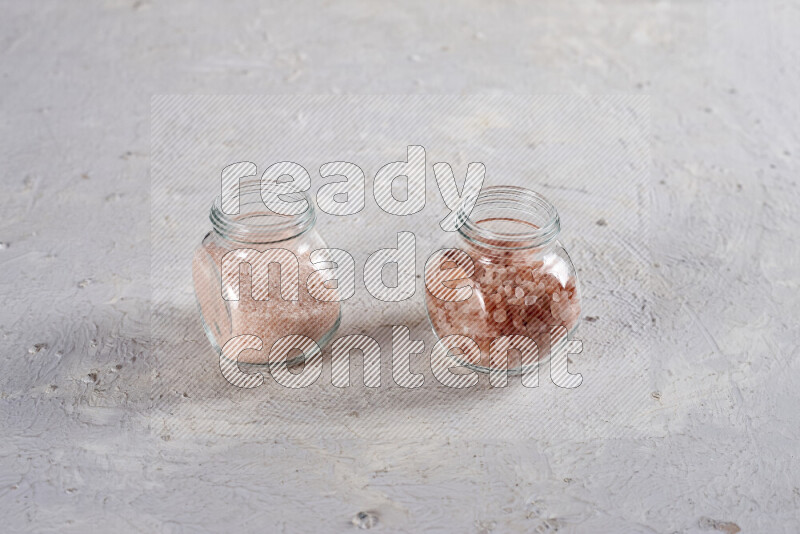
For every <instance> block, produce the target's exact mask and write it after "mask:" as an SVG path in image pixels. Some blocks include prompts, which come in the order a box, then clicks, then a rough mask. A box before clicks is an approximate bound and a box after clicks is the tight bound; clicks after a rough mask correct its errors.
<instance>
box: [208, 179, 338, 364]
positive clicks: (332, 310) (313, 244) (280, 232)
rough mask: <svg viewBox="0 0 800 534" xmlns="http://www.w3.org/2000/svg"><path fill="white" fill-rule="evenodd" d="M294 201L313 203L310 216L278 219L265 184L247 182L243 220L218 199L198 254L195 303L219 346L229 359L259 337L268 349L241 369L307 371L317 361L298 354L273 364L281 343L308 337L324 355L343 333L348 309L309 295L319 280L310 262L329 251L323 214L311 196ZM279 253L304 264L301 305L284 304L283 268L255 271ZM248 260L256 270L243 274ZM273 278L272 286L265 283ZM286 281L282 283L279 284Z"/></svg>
mask: <svg viewBox="0 0 800 534" xmlns="http://www.w3.org/2000/svg"><path fill="white" fill-rule="evenodd" d="M292 195H299V196H301V197H302V198H305V199H306V201H307V204H308V209H307V210H306V211H304V212H303V213H300V214H298V215H288V216H287V215H281V214H277V213H275V212H273V211H270V210H269V209H268V208H267V207H266V206H265V204H264V202H263V201H262V200H261V196H260V184H259V181H258V180H253V181H244V180H243V181H242V183H241V188H240V197H239V198H240V208H239V213H238V214H236V215H229V214H226V213H225V212H224V211H223V210H222V207H221V205H222V202H221V199H220V198H217V199H216V200H215V201H214V203H213V205H212V207H211V213H210V215H209V219H210V220H211V226H212V230H211V231H210V232H208V233H207V234H206V236H205V237H204V238H203V240H202V242H201V243H200V245H199V246H198V247H197V249H196V250H195V254H194V259H193V262H192V275H193V278H194V288H195V297H196V299H197V306H198V309H199V311H200V317H201V319H202V322H203V328H204V329H205V332H206V336H208V340H209V341H210V342H211V346H212V347H213V348H214V350H215V351H217V353H218V354H221V353H222V348H223V347H225V344H226V343H227V342H228V341H229V340H231V339H232V338H235V337H237V336H241V335H253V336H258V337H259V338H260V339H261V341H262V344H263V347H262V349H261V350H259V351H256V350H245V351H242V353H241V354H239V355H238V361H239V363H247V364H265V365H269V364H275V363H280V362H285V363H287V364H288V365H294V364H297V363H301V362H302V361H304V360H306V359H308V358H310V357H312V356H314V354H308V353H301V354H300V355H299V356H295V355H294V354H295V352H298V351H293V352H289V356H287V357H282V358H277V357H275V356H273V357H270V356H271V355H270V349H271V347H272V346H273V343H274V342H275V341H276V340H278V339H280V338H282V337H284V336H289V335H302V336H306V337H308V338H311V339H312V340H314V341H315V342H316V343H317V345H318V346H319V348H320V349H321V348H322V347H324V346H325V345H326V344H327V343H328V342H329V341H330V339H331V338H332V337H333V335H334V334H335V332H336V329H337V328H338V327H339V322H340V319H341V306H340V303H339V302H338V301H322V300H317V299H316V298H314V297H313V296H312V295H311V294H310V293H309V291H308V286H307V284H306V282H307V281H308V280H309V276H310V275H311V274H312V272H314V269H313V266H312V263H311V261H310V255H311V253H312V252H313V251H315V250H319V249H325V248H327V245H326V244H325V242H324V241H323V239H322V237H321V236H320V235H319V233H318V232H317V230H316V229H315V228H314V224H315V222H316V214H315V212H314V207H313V203H312V202H311V200H310V199H309V198H308V196H307V195H305V194H301V193H296V194H295V193H292ZM271 249H284V250H287V251H290V252H292V253H293V254H294V255H295V256H296V258H297V260H298V262H297V265H298V269H297V271H295V273H296V274H297V276H296V277H294V276H289V277H288V278H290V279H294V280H296V281H297V284H296V287H297V290H296V293H295V294H294V297H296V300H291V299H286V298H284V297H285V292H286V291H287V289H286V288H284V287H282V286H283V284H284V283H287V271H286V270H285V269H284V267H283V265H281V266H280V268H278V265H277V264H275V263H273V264H272V265H268V266H267V267H266V268H259V269H257V268H255V267H254V264H255V263H256V262H254V261H253V258H255V257H258V256H259V253H263V252H265V251H270V250H271ZM274 252H279V251H273V253H274ZM281 253H282V252H281ZM229 254H230V255H229ZM283 254H285V253H283ZM226 255H228V256H226ZM224 258H227V259H224ZM248 260H249V265H250V268H249V270H248V269H247V268H243V269H241V271H240V266H241V265H246V264H247V263H248ZM241 262H245V263H241ZM226 269H227V270H228V271H227V272H228V273H229V275H233V274H234V271H235V273H236V278H237V280H238V283H237V284H236V286H237V287H236V289H238V291H235V293H238V294H231V284H230V283H227V282H226V283H223V280H222V275H221V273H223V272H226ZM256 271H258V273H257V274H256V277H255V279H254V276H253V275H254V273H255V272H256ZM267 274H268V276H266V279H264V278H263V275H267ZM278 274H280V276H276V275H278ZM227 281H228V282H229V281H230V278H228V279H227ZM290 281H291V280H290ZM254 289H256V291H253V290H254ZM265 292H266V295H265V294H264V293H265ZM288 292H289V293H291V292H292V290H291V289H288ZM223 294H225V296H223ZM254 296H255V297H256V298H254ZM264 297H266V298H264ZM280 352H284V353H285V351H280Z"/></svg>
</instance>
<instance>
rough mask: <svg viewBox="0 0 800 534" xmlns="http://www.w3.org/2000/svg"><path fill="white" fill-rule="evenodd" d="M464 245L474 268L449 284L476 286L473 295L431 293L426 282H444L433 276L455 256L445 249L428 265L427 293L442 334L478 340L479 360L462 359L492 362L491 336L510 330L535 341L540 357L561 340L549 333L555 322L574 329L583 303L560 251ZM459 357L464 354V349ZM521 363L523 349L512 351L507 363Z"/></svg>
mask: <svg viewBox="0 0 800 534" xmlns="http://www.w3.org/2000/svg"><path fill="white" fill-rule="evenodd" d="M462 250H464V252H466V253H467V254H468V255H469V256H470V257H471V258H472V260H473V264H474V268H475V270H474V274H473V276H471V277H470V278H469V280H467V281H462V282H451V283H450V284H452V287H460V286H470V287H472V291H473V294H472V296H471V297H470V298H469V299H467V300H465V301H462V302H447V301H445V300H440V299H439V298H436V297H435V296H434V295H433V294H431V292H430V290H429V289H428V285H430V287H433V285H432V284H434V283H440V282H436V280H435V279H434V277H435V275H436V272H437V271H439V269H440V268H441V267H442V266H443V265H444V264H448V265H444V267H445V269H447V268H448V267H450V266H451V265H452V264H453V263H454V262H456V258H455V257H449V256H447V255H444V256H443V257H442V258H441V261H439V262H436V263H434V264H432V265H431V266H430V268H429V269H428V270H427V271H426V282H427V284H426V294H425V298H426V301H427V306H428V313H429V316H430V320H431V324H432V326H433V329H434V331H435V332H436V334H437V336H438V337H439V338H443V337H445V336H448V335H451V334H461V335H464V332H468V334H466V335H468V337H470V338H471V339H472V340H473V341H475V342H476V343H477V345H478V348H480V351H481V355H480V360H481V361H466V362H464V363H468V364H472V365H479V366H482V367H490V365H489V357H490V347H491V343H492V341H493V340H494V339H496V338H498V337H501V336H510V335H523V336H527V337H529V338H531V339H533V340H534V341H536V344H537V347H538V354H539V358H543V357H544V356H545V355H547V354H548V353H549V350H550V347H551V344H555V343H557V342H558V341H560V339H552V340H551V339H550V332H551V328H552V327H555V326H563V327H564V328H565V329H566V332H570V331H572V329H573V328H574V327H575V325H576V324H577V322H578V318H579V316H580V313H581V308H580V297H579V294H578V290H577V287H576V283H575V278H574V277H573V276H568V275H565V274H564V273H567V272H569V269H568V268H567V262H566V261H565V260H564V259H563V258H562V257H561V256H559V255H558V254H557V253H555V252H549V253H548V252H546V251H544V250H542V249H517V250H503V251H501V252H497V251H494V252H491V253H489V252H488V250H487V249H486V248H477V247H469V246H464V247H463V248H462ZM450 268H452V267H450ZM462 273H463V271H462ZM451 279H452V278H451ZM451 348H452V347H451ZM459 352H462V353H464V351H459ZM458 357H459V358H466V353H464V354H461V355H460V356H458ZM519 364H520V358H519V351H516V350H511V351H509V354H508V368H509V369H514V368H516V367H518V366H519Z"/></svg>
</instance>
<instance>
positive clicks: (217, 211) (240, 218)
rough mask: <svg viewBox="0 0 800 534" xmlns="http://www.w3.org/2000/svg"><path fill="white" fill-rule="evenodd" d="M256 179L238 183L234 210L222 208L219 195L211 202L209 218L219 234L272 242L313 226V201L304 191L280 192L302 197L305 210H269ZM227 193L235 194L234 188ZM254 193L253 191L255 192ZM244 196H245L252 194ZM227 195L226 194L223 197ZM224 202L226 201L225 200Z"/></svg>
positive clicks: (255, 241)
mask: <svg viewBox="0 0 800 534" xmlns="http://www.w3.org/2000/svg"><path fill="white" fill-rule="evenodd" d="M260 193H261V189H260V182H259V181H257V180H249V181H245V180H242V183H241V184H240V187H239V190H238V195H239V210H238V213H235V214H230V213H226V212H225V211H224V210H223V209H222V196H219V197H217V198H216V199H214V202H213V203H212V204H211V211H210V213H209V220H210V221H211V225H212V227H213V228H214V231H215V232H217V233H218V234H219V235H220V236H222V237H223V238H225V239H229V240H231V241H237V242H240V243H251V244H256V243H276V242H279V241H286V240H288V239H293V238H295V237H297V236H299V235H301V234H303V233H305V232H306V231H307V230H309V229H310V228H311V227H313V226H314V224H315V223H316V220H317V216H316V212H315V211H314V203H313V202H312V201H311V197H310V196H309V195H308V193H307V192H305V191H297V192H293V193H286V194H284V195H281V196H282V197H284V198H285V199H286V200H289V201H291V200H295V201H296V200H301V199H304V200H305V201H306V205H307V208H306V210H305V211H303V212H301V213H298V214H294V215H283V214H280V213H277V212H275V211H272V210H270V209H269V208H268V207H267V206H266V204H265V203H264V202H263V200H262V199H261V196H260ZM228 194H237V193H236V192H234V191H231V192H228ZM256 194H257V195H256ZM256 196H257V198H252V199H251V200H246V199H247V198H249V197H256ZM228 198H230V197H226V200H227V199H228ZM226 204H227V202H226Z"/></svg>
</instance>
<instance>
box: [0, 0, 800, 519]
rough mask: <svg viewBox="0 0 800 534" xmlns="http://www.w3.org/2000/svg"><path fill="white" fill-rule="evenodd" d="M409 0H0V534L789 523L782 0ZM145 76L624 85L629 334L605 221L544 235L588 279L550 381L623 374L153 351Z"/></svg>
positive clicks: (534, 88) (785, 5)
mask: <svg viewBox="0 0 800 534" xmlns="http://www.w3.org/2000/svg"><path fill="white" fill-rule="evenodd" d="M430 4H431V3H427V2H406V3H402V4H400V3H396V4H390V3H388V2H355V1H348V2H337V3H333V2H331V3H312V2H306V1H299V2H292V3H287V4H286V5H279V4H277V3H258V2H253V1H246V2H239V3H237V4H236V5H228V3H215V4H212V3H199V2H198V3H192V2H171V3H166V2H148V1H146V0H136V1H126V2H123V1H106V2H101V1H96V2H81V3H78V2H55V1H52V2H22V1H6V2H4V3H3V5H2V7H3V10H2V13H3V16H2V19H0V58H1V61H0V80H1V81H0V83H1V84H2V85H1V86H0V87H2V98H1V99H0V110H2V111H1V114H0V118H1V119H2V120H0V154H1V155H2V161H3V164H4V165H3V171H2V185H3V192H4V194H3V195H2V197H0V209H2V211H1V212H0V214H2V222H0V242H2V243H3V245H2V246H0V287H1V288H2V295H3V297H4V298H3V306H2V309H1V310H0V339H2V344H1V345H0V347H2V349H1V350H0V358H2V369H3V373H2V374H0V430H1V431H2V433H0V517H1V518H2V519H3V523H4V524H3V527H2V528H3V530H4V531H8V532H22V531H36V532H87V531H88V532H109V531H121V532H205V531H208V532H212V531H213V532H220V531H234V530H238V531H245V532H249V531H267V532H328V531H330V532H342V531H348V530H357V528H358V525H356V524H354V523H353V521H354V520H355V522H356V523H359V522H360V526H362V527H367V526H370V527H371V528H372V530H374V531H377V532H419V531H436V532H537V531H539V532H548V531H551V532H552V531H558V532H665V533H669V532H682V533H693V532H728V533H732V532H739V531H741V532H797V531H798V530H800V517H799V515H798V509H800V468H798V466H797V454H798V453H797V450H798V447H797V441H798V439H799V438H800V412H799V411H798V410H797V401H798V393H797V386H798V378H797V377H798V372H800V363H798V360H797V358H796V353H797V345H798V338H799V337H800V329H799V328H798V323H797V317H798V315H800V299H798V282H799V281H800V276H799V272H800V265H798V257H800V256H799V255H798V253H797V245H798V243H797V241H798V231H797V229H798V222H799V221H798V215H797V207H798V205H800V192H798V188H797V174H798V167H799V166H798V163H797V162H798V159H797V158H798V151H799V150H800V149H798V129H797V124H798V120H799V119H800V104H798V99H797V96H796V95H797V92H798V89H800V71H798V65H800V62H798V59H800V57H798V56H799V55H800V54H799V51H800V48H798V44H800V43H798V40H799V39H800V37H798V34H797V32H796V28H797V27H798V25H800V5H798V3H797V2H780V1H778V0H769V1H766V2H745V1H729V2H728V1H726V2H723V1H717V2H685V1H671V2H670V1H662V2H643V1H642V2H627V1H626V2H622V1H615V0H609V1H604V2H577V1H555V0H554V1H543V2H537V3H535V4H534V3H522V2H495V3H487V2H477V1H471V0H465V1H463V2H453V3H451V4H448V5H446V6H444V5H430ZM156 93H254V94H258V93H279V94H297V93H299V94H306V93H337V94H338V93H376V94H380V93H437V94H438V93H449V94H473V93H474V94H488V95H496V94H505V93H515V94H530V93H583V94H597V93H600V94H606V93H633V94H649V95H651V96H650V110H651V120H650V129H651V140H652V142H651V145H650V154H651V156H652V165H651V170H652V172H651V174H650V177H649V180H650V182H649V184H648V186H647V188H646V191H648V192H649V194H648V200H649V208H648V209H649V212H648V213H649V220H650V223H651V224H650V230H651V233H650V239H649V246H647V247H645V248H644V250H640V249H639V248H633V249H632V250H629V251H628V252H629V254H630V255H629V257H628V259H635V260H636V261H643V260H647V261H648V262H650V263H651V265H650V268H649V269H648V270H647V273H646V274H647V275H648V276H649V285H650V288H651V292H650V293H648V294H646V295H641V294H640V295H638V297H639V298H640V299H641V303H642V304H644V305H645V309H646V310H647V311H648V313H652V318H650V317H648V320H649V322H650V325H649V327H648V329H647V330H642V331H640V332H639V333H640V334H642V335H646V337H647V338H648V339H650V340H651V341H652V343H651V345H650V347H649V349H648V350H645V351H637V352H636V353H635V354H632V355H623V354H620V353H619V352H617V351H614V350H608V345H604V344H603V342H602V341H603V340H605V339H609V338H613V337H614V336H625V335H628V334H629V333H630V332H633V331H637V330H636V329H635V328H632V326H631V325H630V324H627V325H626V324H618V323H616V322H613V321H612V322H609V319H608V318H609V317H614V314H615V313H617V312H618V310H617V309H616V308H609V307H608V306H609V303H611V302H613V300H609V299H610V298H611V297H614V296H616V298H627V297H628V294H627V293H626V291H629V290H630V288H626V287H618V284H617V280H616V279H614V278H613V277H605V276H602V273H603V272H608V271H607V270H605V271H604V270H603V269H602V268H605V267H607V265H609V263H610V262H612V263H613V262H614V261H616V260H619V261H623V260H624V259H625V256H624V255H622V256H615V255H614V254H615V253H611V252H609V253H608V254H607V255H603V254H598V253H597V252H598V251H602V250H603V248H604V247H603V245H604V244H605V243H604V240H608V239H609V238H608V237H607V234H603V233H602V232H603V231H605V230H608V231H609V232H612V233H613V232H615V231H618V230H617V228H618V227H617V226H616V225H617V224H618V223H619V224H620V225H624V224H630V221H625V220H622V218H618V217H616V213H617V212H615V211H613V210H612V211H610V212H609V213H608V214H603V217H604V218H606V219H607V220H606V222H607V223H608V224H607V226H597V225H595V226H594V228H592V229H591V230H590V226H591V225H589V226H580V225H577V226H575V227H574V228H581V229H583V230H584V231H581V232H577V231H575V233H573V234H571V235H570V234H567V235H565V240H566V239H567V236H568V237H569V238H570V240H569V241H568V242H567V245H568V248H569V250H570V251H571V252H572V253H573V255H574V256H575V259H576V263H578V264H579V266H581V267H583V268H584V269H585V272H583V273H582V276H583V282H584V284H585V285H586V286H587V288H586V289H587V294H588V295H589V297H596V298H595V299H594V300H592V299H591V298H589V299H587V307H589V308H587V314H589V315H591V316H592V317H595V316H596V317H597V320H595V321H593V322H586V323H585V324H583V325H582V326H581V328H582V330H581V337H582V338H583V339H584V340H585V343H586V345H585V356H583V357H581V359H578V360H576V362H575V366H576V368H577V369H578V370H580V371H581V372H582V373H584V375H585V379H586V384H585V385H586V386H587V387H588V386H591V384H592V383H593V382H592V379H593V377H594V378H596V380H595V382H594V383H601V384H602V383H603V377H606V378H607V377H608V376H609V375H608V373H609V371H608V370H609V369H614V368H615V367H614V366H615V365H617V366H619V365H621V364H622V365H623V367H624V364H625V362H628V363H630V362H638V363H641V364H642V368H641V370H642V371H643V374H640V375H639V377H640V380H638V381H636V382H634V383H633V384H631V385H630V389H628V390H625V391H626V392H627V395H622V394H620V393H619V392H606V393H607V395H602V394H591V395H590V394H589V392H592V393H596V392H595V391H593V390H592V389H591V388H589V389H586V391H587V393H580V394H578V395H574V394H573V393H576V392H582V391H584V390H583V389H581V388H583V386H581V388H579V389H578V390H576V391H575V392H565V391H562V390H558V389H556V388H554V387H552V385H550V386H549V387H546V386H544V385H543V386H542V387H541V388H539V390H533V391H534V392H535V393H533V394H532V393H531V391H526V390H523V389H522V388H509V389H508V390H505V391H503V392H501V393H500V394H499V395H492V393H493V392H491V391H488V390H487V389H485V388H484V389H481V390H479V391H477V392H475V393H474V394H472V395H462V394H461V393H456V394H454V395H447V393H451V392H448V391H442V390H441V389H440V388H435V387H430V388H428V387H424V388H421V389H420V390H419V391H417V392H414V393H412V394H409V395H404V394H401V393H400V392H397V391H395V390H396V389H397V388H387V389H386V390H384V389H383V388H382V389H381V390H379V391H377V392H369V391H366V390H365V389H364V388H355V387H354V388H350V389H348V390H337V389H336V388H333V387H331V386H330V384H328V385H325V384H319V385H317V386H315V387H314V388H311V389H309V390H307V391H303V392H300V394H299V395H295V396H289V395H286V394H283V393H281V392H280V391H279V390H277V389H275V388H265V389H261V390H259V391H258V392H256V394H255V395H247V394H245V393H242V392H238V391H234V392H232V391H231V388H230V386H229V385H227V384H226V383H225V382H224V381H223V380H222V378H221V377H220V375H219V371H218V369H217V368H216V363H215V361H214V358H213V354H210V353H209V352H208V349H207V347H206V342H205V339H204V338H203V337H202V333H200V332H199V330H198V328H199V325H198V323H197V318H196V317H195V316H192V315H191V314H186V315H184V321H183V323H182V327H181V328H182V329H181V330H180V331H181V333H182V334H183V333H185V335H186V337H182V338H181V339H180V340H179V342H178V344H177V345H176V347H178V348H180V351H181V352H177V353H176V354H178V356H180V359H178V360H177V362H178V365H176V364H175V363H174V362H168V361H166V360H165V359H164V357H163V355H164V354H165V353H164V352H163V351H162V352H159V350H160V349H163V346H160V345H158V342H159V341H160V340H154V341H151V339H150V334H151V331H150V326H149V319H150V306H151V300H152V299H151V291H150V288H151V285H152V284H151V278H150V265H151V255H150V252H151V250H152V241H151V234H150V229H151V221H150V212H151V203H150V198H151V195H150V192H151V191H150V182H149V161H150V158H149V155H150V120H151V119H150V99H151V95H153V94H156ZM387 150H394V148H387ZM320 157H323V156H320ZM464 157H465V158H467V159H470V155H469V154H465V156H464ZM381 158H383V156H381ZM382 160H385V158H383V159H382ZM385 161H388V160H385ZM266 163H268V162H267V161H259V164H260V165H263V164H266ZM215 172H216V171H215ZM498 183H499V180H498ZM544 183H547V184H549V185H548V186H547V187H549V189H550V191H549V192H548V194H552V195H559V193H558V191H559V189H558V188H559V184H558V183H550V181H548V182H544V181H542V184H544ZM180 193H181V192H180V191H178V192H177V193H176V196H175V198H176V199H180V198H182V197H181V195H180ZM569 198H575V197H574V196H573V197H570V196H569V194H567V193H565V197H564V200H565V201H567V200H569ZM640 200H641V199H640ZM187 204H191V203H190V202H188V201H187ZM570 206H575V204H574V203H569V202H568V203H567V204H566V205H565V206H564V208H563V209H564V210H567V212H569V211H570V210H573V214H572V215H571V219H572V220H573V221H580V220H582V219H581V217H585V219H584V222H585V221H592V220H595V219H594V214H591V217H589V215H587V213H586V210H584V209H580V210H579V209H576V208H571V207H570ZM559 207H561V205H560V206H559ZM640 214H641V213H640ZM198 216H199V217H201V219H202V218H203V217H204V215H203V214H202V213H199V215H198ZM181 224H187V223H185V222H184V223H181ZM342 224H343V223H342ZM567 228H569V227H568V226H566V227H565V232H568V230H567ZM590 231H591V232H592V233H591V234H590V233H589V232H590ZM179 234H180V235H183V234H182V233H180V232H179ZM357 237H358V236H350V237H349V238H350V239H353V240H354V241H353V242H354V243H358V242H360V241H359V240H358V239H357ZM198 238H199V235H198ZM192 239H193V240H194V238H192ZM369 239H375V240H377V239H378V238H377V237H372V238H365V239H364V241H363V243H362V244H363V245H365V250H362V251H361V252H360V253H365V251H368V250H372V249H371V248H369V247H368V246H367V245H369V246H372V242H371V241H369ZM329 240H331V241H333V239H331V238H330V237H329ZM614 243H615V244H616V245H617V247H618V248H619V247H624V246H625V245H626V244H627V245H630V241H627V240H626V239H622V238H619V236H616V237H615V238H614ZM372 248H374V246H373V247H372ZM153 260H154V261H157V260H158V258H153ZM640 274H641V275H642V276H644V273H640ZM185 289H186V288H181V289H180V291H184V290H185ZM188 289H189V290H190V287H189V288H188ZM612 290H613V291H614V292H613V293H612ZM635 304H636V305H637V306H638V305H639V301H636V302H635ZM592 306H594V308H592ZM353 308H354V309H353V311H354V312H355V313H354V314H351V317H353V318H357V317H358V310H357V309H355V308H356V307H353ZM589 309H590V310H591V311H588V310H589ZM408 313H412V314H413V313H419V308H418V307H413V306H411V305H409V307H408V308H404V307H401V308H398V311H397V312H391V314H392V315H390V316H387V317H386V319H389V320H392V321H394V320H397V322H399V323H409V324H410V323H411V322H412V321H411V320H410V319H413V318H414V317H416V316H411V317H410V318H409V316H408ZM635 317H637V316H635V315H632V314H631V315H629V318H631V319H633V318H635ZM343 328H344V326H343ZM350 328H353V329H355V328H358V323H357V321H356V320H355V319H353V323H351V324H350ZM426 345H427V347H426V348H428V349H429V348H430V344H429V343H428V342H426ZM187 347H194V348H195V350H196V352H195V359H194V360H192V359H191V358H190V353H189V352H187ZM604 347H605V350H604ZM590 349H591V350H590ZM626 358H627V359H626ZM628 368H629V369H634V366H628ZM427 379H428V380H430V379H431V377H430V373H428V376H427ZM620 387H623V386H620ZM600 393H603V392H600ZM615 394H616V396H615ZM610 398H616V399H624V400H625V401H626V402H627V404H625V405H621V404H616V403H609V402H608V399H610ZM610 406H613V407H614V408H613V409H612V408H611V407H610ZM620 406H624V408H625V409H624V410H622V409H620ZM514 407H516V408H518V411H514V410H513V408H514ZM537 414H538V415H540V418H538V419H537V418H536V417H535V415H537ZM494 415H498V416H502V417H503V418H505V419H500V420H508V421H511V422H512V423H513V424H514V425H513V429H514V431H513V432H511V431H508V428H509V426H506V427H503V426H501V425H499V426H498V427H492V426H487V424H486V421H487V420H490V419H491V418H492V416H494ZM603 422H607V424H606V425H604V424H603ZM497 428H499V429H500V430H499V431H498V430H497ZM359 512H363V513H364V514H365V515H363V516H362V517H361V519H359V518H358V514H359Z"/></svg>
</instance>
